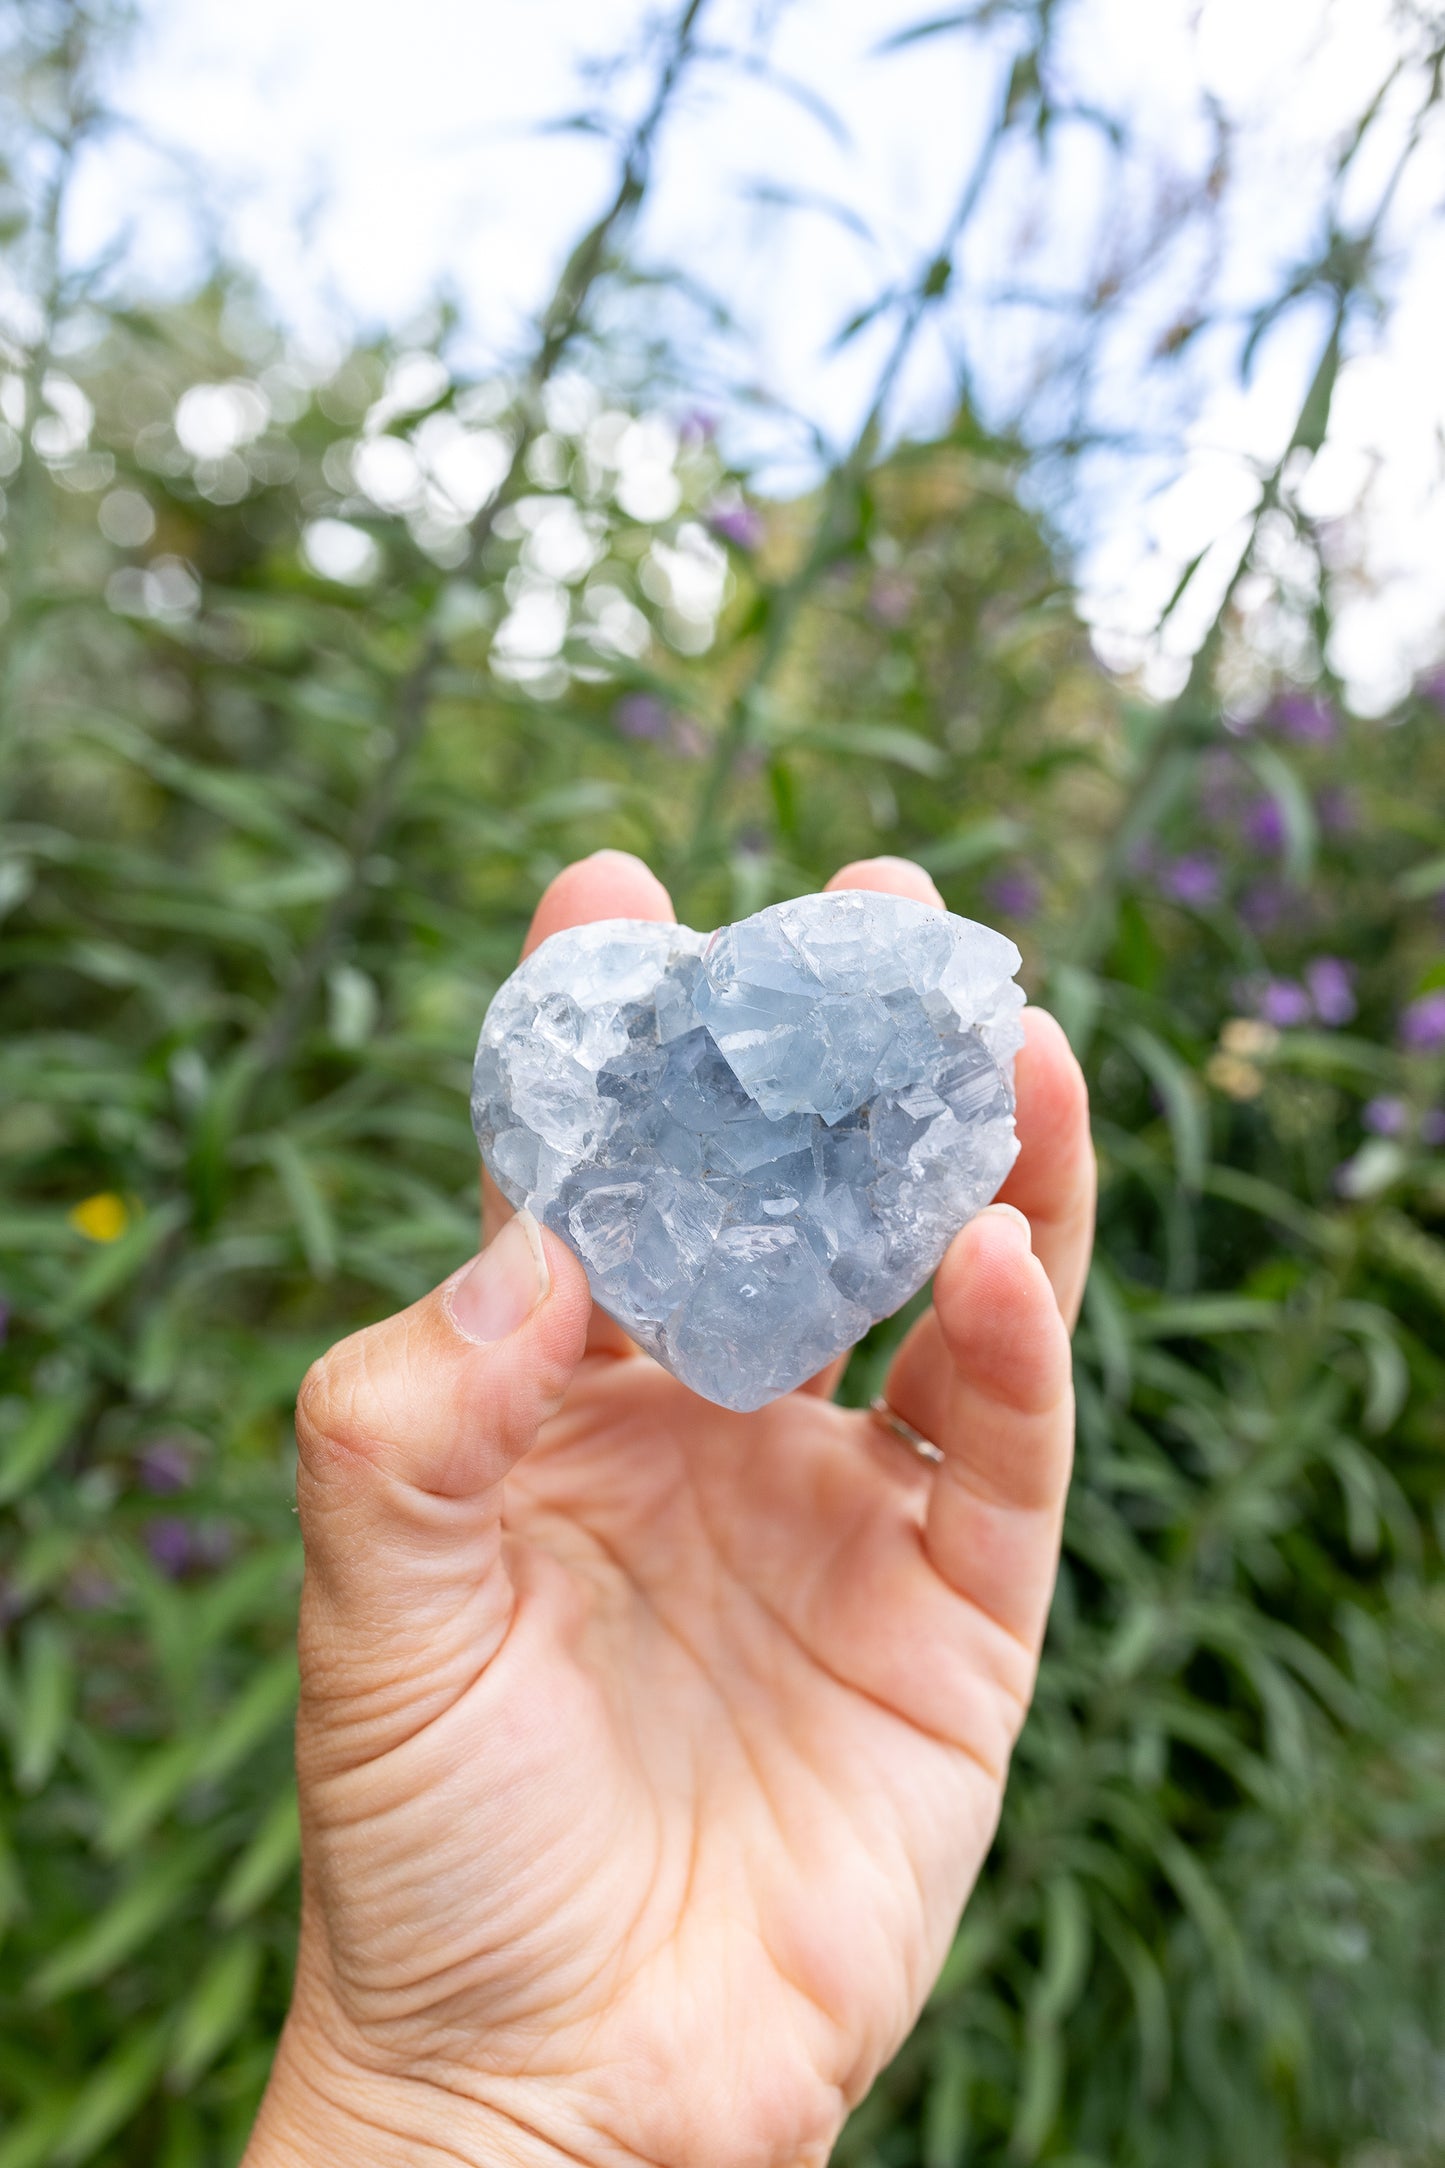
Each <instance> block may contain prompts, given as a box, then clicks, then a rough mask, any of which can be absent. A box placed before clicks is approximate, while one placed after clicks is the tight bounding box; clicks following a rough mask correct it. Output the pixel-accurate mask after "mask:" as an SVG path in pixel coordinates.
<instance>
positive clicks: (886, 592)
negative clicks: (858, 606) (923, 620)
mask: <svg viewBox="0 0 1445 2168" xmlns="http://www.w3.org/2000/svg"><path fill="white" fill-rule="evenodd" d="M917 600H918V590H917V588H916V587H915V586H914V584H913V582H912V580H905V579H904V578H903V577H902V576H901V575H900V574H899V573H897V572H880V573H879V575H878V577H877V579H876V580H875V581H874V582H873V585H872V587H871V588H870V589H869V591H868V611H869V615H870V616H872V617H874V618H876V620H877V622H878V623H879V624H880V625H888V626H891V627H893V628H895V629H896V628H897V627H898V626H899V625H906V624H907V622H908V619H909V617H910V615H911V613H912V610H913V605H914V603H915V602H916V601H917Z"/></svg>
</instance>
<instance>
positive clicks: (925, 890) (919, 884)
mask: <svg viewBox="0 0 1445 2168" xmlns="http://www.w3.org/2000/svg"><path fill="white" fill-rule="evenodd" d="M841 888H866V889H869V890H871V891H872V893H873V894H875V895H883V896H911V897H912V898H913V901H914V902H915V903H931V904H932V905H933V906H934V908H935V909H936V910H939V911H941V910H942V909H943V898H942V896H940V895H939V893H938V890H937V889H936V888H935V887H934V885H933V883H932V881H931V880H930V879H929V877H928V875H927V874H926V873H925V872H924V870H923V868H922V866H915V864H914V863H913V860H912V859H911V858H855V859H854V861H853V863H852V864H851V865H848V866H840V867H839V869H838V871H837V872H836V873H835V874H834V875H833V878H832V880H831V881H830V882H829V883H828V886H827V889H826V890H825V894H827V895H830V896H831V895H833V894H835V893H836V892H837V891H838V890H839V889H841Z"/></svg>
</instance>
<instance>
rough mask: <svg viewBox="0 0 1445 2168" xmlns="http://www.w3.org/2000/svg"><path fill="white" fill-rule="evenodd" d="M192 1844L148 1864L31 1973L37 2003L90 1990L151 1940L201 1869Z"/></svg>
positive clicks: (180, 1902)
mask: <svg viewBox="0 0 1445 2168" xmlns="http://www.w3.org/2000/svg"><path fill="white" fill-rule="evenodd" d="M203 1866H204V1860H203V1856H202V1855H200V1854H198V1853H197V1851H196V1849H195V1847H194V1846H190V1847H187V1848H186V1849H184V1850H183V1851H181V1852H180V1853H170V1854H168V1855H167V1856H166V1857H165V1858H163V1859H160V1860H156V1861H153V1862H152V1863H151V1864H150V1865H149V1866H148V1867H146V1868H144V1869H143V1870H142V1872H141V1873H140V1874H138V1875H137V1876H135V1878H134V1879H133V1880H132V1881H130V1882H128V1883H127V1884H126V1886H125V1888H124V1889H122V1890H121V1891H120V1893H119V1895H118V1896H116V1897H115V1898H113V1899H112V1901H111V1903H110V1904H108V1905H107V1906H106V1907H105V1908H104V1910H103V1911H102V1912H100V1913H99V1914H98V1915H97V1917H96V1918H95V1919H94V1920H92V1921H91V1923H90V1925H89V1926H88V1927H85V1928H83V1929H82V1930H81V1932H80V1933H79V1934H78V1935H75V1936H72V1938H71V1939H70V1940H69V1941H68V1942H62V1943H61V1944H60V1946H59V1947H58V1948H57V1949H55V1950H54V1951H52V1953H51V1955H50V1956H49V1957H48V1958H47V1959H46V1960H45V1962H44V1963H43V1964H42V1965H41V1966H40V1967H39V1968H38V1970H37V1971H36V1972H35V1973H34V1974H33V1975H32V1977H31V1980H30V1992H31V1995H32V1996H33V1998H34V1999H35V2001H37V2002H54V2001H56V2000H57V1999H58V1998H59V1997H60V1996H62V1995H71V1994H74V1992H75V1990H76V1989H77V1988H78V1987H93V1986H94V1985H95V1984H96V1982H97V1981H100V1980H104V1979H106V1978H107V1977H108V1976H109V1975H110V1974H111V1973H112V1972H114V1971H115V1970H116V1968H117V1966H119V1965H122V1964H124V1962H125V1960H126V1959H127V1958H128V1957H131V1956H133V1955H134V1953H135V1952H136V1951H137V1950H138V1949H140V1948H142V1947H143V1945H144V1944H145V1943H147V1942H149V1941H150V1939H151V1937H152V1936H153V1935H155V1934H156V1933H158V1932H159V1930H160V1929H161V1928H162V1927H163V1926H164V1925H165V1924H166V1922H167V1921H168V1920H169V1919H171V1918H172V1917H173V1916H174V1914H175V1913H176V1912H177V1911H179V1909H180V1908H181V1906H182V1905H183V1904H184V1903H185V1901H186V1899H187V1897H188V1896H189V1895H190V1894H191V1892H192V1890H193V1889H194V1888H195V1886H196V1883H197V1881H198V1879H199V1877H200V1875H201V1873H202V1871H203Z"/></svg>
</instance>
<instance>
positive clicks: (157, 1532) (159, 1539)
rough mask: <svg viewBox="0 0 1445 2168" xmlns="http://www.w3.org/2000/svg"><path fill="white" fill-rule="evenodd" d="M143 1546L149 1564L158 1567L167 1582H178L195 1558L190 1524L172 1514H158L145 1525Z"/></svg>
mask: <svg viewBox="0 0 1445 2168" xmlns="http://www.w3.org/2000/svg"><path fill="white" fill-rule="evenodd" d="M145 1545H146V1549H147V1550H148V1551H149V1553H150V1555H151V1563H152V1564H153V1565H155V1566H157V1567H159V1569H160V1571H161V1572H162V1573H163V1574H164V1575H165V1577H166V1579H167V1580H168V1581H178V1580H179V1579H180V1577H181V1575H182V1574H183V1573H184V1572H185V1570H186V1568H187V1567H188V1566H189V1565H190V1564H191V1563H192V1561H193V1559H194V1557H195V1546H194V1544H193V1543H192V1540H191V1529H190V1523H189V1522H188V1521H183V1520H181V1519H180V1518H179V1516H178V1515H176V1514H174V1513H162V1514H158V1515H157V1517H156V1519H155V1520H153V1521H151V1522H150V1523H149V1524H148V1525H147V1528H146V1532H145Z"/></svg>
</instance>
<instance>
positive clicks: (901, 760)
mask: <svg viewBox="0 0 1445 2168" xmlns="http://www.w3.org/2000/svg"><path fill="white" fill-rule="evenodd" d="M788 743H789V745H790V746H807V747H809V748H810V749H811V750H813V751H815V752H821V753H848V754H852V755H854V756H855V757H857V758H860V759H868V760H887V761H891V762H892V763H893V764H894V765H895V766H896V767H899V768H911V769H912V770H913V773H914V774H915V775H927V776H939V775H946V774H947V773H948V765H949V763H948V755H947V754H946V753H945V752H944V751H943V749H942V747H941V746H937V745H935V744H934V743H933V742H932V740H931V739H929V738H924V737H920V736H919V734H918V732H917V731H916V730H905V729H904V728H903V727H902V725H901V724H898V723H832V724H824V723H817V724H812V725H810V726H809V727H808V728H807V729H804V730H798V731H794V732H792V733H791V734H790V736H789V739H788Z"/></svg>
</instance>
